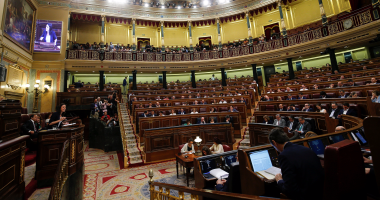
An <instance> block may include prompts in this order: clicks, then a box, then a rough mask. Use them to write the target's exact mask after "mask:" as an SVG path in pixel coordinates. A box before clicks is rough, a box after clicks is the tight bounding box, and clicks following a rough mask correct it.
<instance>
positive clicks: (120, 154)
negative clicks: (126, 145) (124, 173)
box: [117, 151, 124, 169]
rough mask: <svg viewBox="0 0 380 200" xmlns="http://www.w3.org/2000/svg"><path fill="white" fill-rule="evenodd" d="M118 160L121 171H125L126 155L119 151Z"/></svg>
mask: <svg viewBox="0 0 380 200" xmlns="http://www.w3.org/2000/svg"><path fill="white" fill-rule="evenodd" d="M117 159H118V160H119V166H120V169H124V155H123V152H122V151H117Z"/></svg>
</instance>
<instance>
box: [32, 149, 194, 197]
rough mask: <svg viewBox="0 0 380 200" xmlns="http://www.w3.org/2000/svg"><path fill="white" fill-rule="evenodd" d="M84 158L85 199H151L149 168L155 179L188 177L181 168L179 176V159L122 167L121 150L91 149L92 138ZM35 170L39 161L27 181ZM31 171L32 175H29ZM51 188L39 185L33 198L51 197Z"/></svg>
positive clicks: (174, 181)
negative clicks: (176, 162)
mask: <svg viewBox="0 0 380 200" xmlns="http://www.w3.org/2000/svg"><path fill="white" fill-rule="evenodd" d="M84 162H85V177H84V191H83V199H85V200H98V199H102V200H103V199H104V200H111V199H112V200H115V199H117V200H119V199H120V200H141V199H147V200H148V199H149V196H150V193H149V184H148V181H149V176H148V174H149V169H153V173H154V177H153V180H154V181H159V182H163V183H170V184H176V185H182V186H185V185H186V178H185V175H184V174H183V172H182V171H181V169H180V173H179V174H180V176H179V178H178V179H177V173H176V167H175V161H167V162H162V163H156V164H151V165H144V166H138V167H132V168H128V169H120V163H119V159H118V155H117V152H108V153H105V152H103V151H102V150H99V149H91V148H88V142H86V146H85V153H84ZM32 166H34V169H33V167H32ZM180 168H181V167H180ZM33 170H35V164H34V165H31V166H30V167H28V168H26V170H25V171H26V176H25V181H27V177H28V182H30V180H31V178H32V177H33V175H34V171H33ZM27 174H30V175H29V176H27ZM32 174H33V175H32ZM194 183H195V181H194V178H190V187H194ZM49 192H50V188H42V189H37V190H36V191H34V192H33V194H32V195H31V196H30V198H29V200H45V199H48V198H49ZM171 193H172V194H173V195H176V196H178V192H177V191H171ZM186 198H190V195H186Z"/></svg>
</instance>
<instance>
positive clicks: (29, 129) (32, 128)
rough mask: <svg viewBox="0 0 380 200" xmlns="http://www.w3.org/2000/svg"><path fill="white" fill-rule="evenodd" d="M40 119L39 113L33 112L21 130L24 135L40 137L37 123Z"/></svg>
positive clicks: (32, 137)
mask: <svg viewBox="0 0 380 200" xmlns="http://www.w3.org/2000/svg"><path fill="white" fill-rule="evenodd" d="M37 121H38V115H36V114H33V115H32V116H30V119H29V120H28V121H26V122H25V123H24V124H23V125H22V127H21V130H22V132H23V134H24V135H29V136H30V138H31V139H34V138H37V137H38V127H37V125H36V123H37Z"/></svg>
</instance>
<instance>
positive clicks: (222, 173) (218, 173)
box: [210, 168, 228, 179]
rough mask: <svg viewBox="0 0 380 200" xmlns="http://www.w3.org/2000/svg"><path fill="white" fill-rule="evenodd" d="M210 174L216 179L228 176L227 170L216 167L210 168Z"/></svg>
mask: <svg viewBox="0 0 380 200" xmlns="http://www.w3.org/2000/svg"><path fill="white" fill-rule="evenodd" d="M210 174H211V175H213V176H214V177H215V178H217V179H224V178H228V172H226V171H224V170H222V169H220V168H216V169H213V170H211V171H210Z"/></svg>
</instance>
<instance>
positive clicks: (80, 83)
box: [74, 80, 83, 88]
mask: <svg viewBox="0 0 380 200" xmlns="http://www.w3.org/2000/svg"><path fill="white" fill-rule="evenodd" d="M74 87H75V88H81V87H83V85H82V82H80V80H79V81H78V82H76V83H74Z"/></svg>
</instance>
